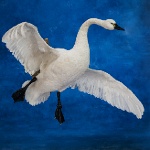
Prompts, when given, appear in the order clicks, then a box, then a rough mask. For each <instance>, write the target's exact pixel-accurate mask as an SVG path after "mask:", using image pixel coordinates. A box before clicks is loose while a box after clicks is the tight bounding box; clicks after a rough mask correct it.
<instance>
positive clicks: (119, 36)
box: [0, 0, 150, 150]
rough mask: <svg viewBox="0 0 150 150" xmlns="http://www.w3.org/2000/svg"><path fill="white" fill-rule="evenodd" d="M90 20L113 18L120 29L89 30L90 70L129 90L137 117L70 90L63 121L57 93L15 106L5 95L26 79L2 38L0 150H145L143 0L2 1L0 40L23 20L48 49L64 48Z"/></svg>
mask: <svg viewBox="0 0 150 150" xmlns="http://www.w3.org/2000/svg"><path fill="white" fill-rule="evenodd" d="M91 17H97V18H101V19H107V18H113V19H115V20H116V21H117V23H118V24H119V25H120V26H122V27H123V28H125V30H126V31H125V32H122V31H107V30H104V29H102V28H101V27H99V26H96V25H93V26H91V27H90V29H89V33H88V38H89V44H90V48H91V64H90V67H92V68H95V69H101V70H104V71H107V72H108V73H110V74H111V75H112V76H113V77H115V78H116V79H118V80H120V81H121V82H123V83H124V84H125V85H126V86H127V87H129V88H130V89H131V90H132V91H133V92H134V93H135V94H136V96H137V97H138V98H139V99H140V101H141V102H142V103H143V105H144V107H145V113H144V116H143V118H142V119H141V120H138V119H137V118H136V117H135V116H134V115H132V114H130V113H127V112H124V111H121V110H119V109H117V108H114V107H112V106H110V105H109V104H108V103H106V102H104V101H102V100H99V99H96V98H94V97H93V96H90V95H88V94H84V93H80V92H78V90H71V89H68V90H66V91H65V92H63V93H62V103H63V113H64V116H65V119H66V122H65V123H64V124H62V125H59V124H58V122H57V121H56V120H54V111H55V109H56V104H57V101H56V93H52V95H51V97H50V98H49V100H48V101H46V102H45V103H44V104H41V105H38V106H36V107H32V106H30V105H29V104H28V103H27V102H20V103H15V104H14V102H13V100H12V98H11V94H12V93H13V92H14V91H15V90H17V89H18V88H20V86H21V85H22V83H23V82H24V81H25V80H27V79H30V76H29V75H27V74H25V73H24V69H23V67H22V66H21V65H20V64H19V62H18V61H17V60H15V58H14V57H13V56H12V55H11V53H10V52H8V50H7V49H6V47H5V45H4V44H3V43H1V44H0V149H3V150H4V149H10V150H11V149H15V150H16V149H18V150H24V149H39V150H41V149H42V150H43V149H56V150H57V149H59V150H60V149H65V150H66V149H68V150H76V149H79V150H80V149H82V150H83V149H84V150H85V149H88V150H97V149H102V150H105V149H109V150H121V149H122V150H127V149H128V150H130V149H131V150H134V149H135V150H147V149H150V144H149V143H148V142H149V139H150V119H149V115H150V100H149V94H150V88H149V85H150V84H149V83H150V79H149V77H150V69H149V68H150V59H149V58H150V52H149V51H150V50H149V42H150V40H149V39H150V29H149V27H150V19H149V18H150V1H148V0H147V1H146V0H142V1H141V0H113V1H110V0H78V1H76V0H66V1H65V0H62V1H59V0H51V1H49V0H24V1H18V0H1V1H0V18H1V19H0V37H2V35H3V34H4V33H5V32H6V31H7V30H8V29H9V28H11V27H12V26H14V25H16V24H18V23H21V22H23V21H27V22H30V23H32V24H34V25H36V26H37V27H38V29H39V32H40V34H41V35H42V37H43V38H44V37H48V38H49V41H50V44H51V46H53V47H62V48H66V49H70V48H72V46H73V44H74V41H75V38H76V35H77V32H78V29H79V27H80V26H81V24H82V23H83V22H84V21H85V20H86V19H88V18H91Z"/></svg>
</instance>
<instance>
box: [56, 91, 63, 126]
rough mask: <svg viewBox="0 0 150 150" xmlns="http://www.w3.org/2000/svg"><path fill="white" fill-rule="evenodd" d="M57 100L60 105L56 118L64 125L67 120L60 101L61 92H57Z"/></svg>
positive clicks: (58, 105)
mask: <svg viewBox="0 0 150 150" xmlns="http://www.w3.org/2000/svg"><path fill="white" fill-rule="evenodd" d="M57 99H58V104H57V108H56V111H55V118H56V119H57V120H58V122H59V123H60V124H62V123H63V122H64V121H65V119H64V116H63V114H62V111H61V108H62V105H61V101H60V92H57Z"/></svg>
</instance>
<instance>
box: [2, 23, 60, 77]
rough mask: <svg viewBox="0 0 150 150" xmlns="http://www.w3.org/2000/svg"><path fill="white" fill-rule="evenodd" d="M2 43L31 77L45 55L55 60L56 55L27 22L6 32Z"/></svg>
mask: <svg viewBox="0 0 150 150" xmlns="http://www.w3.org/2000/svg"><path fill="white" fill-rule="evenodd" d="M2 42H4V43H6V47H7V48H8V49H9V50H10V52H12V54H13V55H14V56H15V57H16V59H17V60H19V61H20V63H21V64H22V65H23V66H24V68H25V71H26V72H28V73H29V74H31V75H33V74H34V73H35V72H36V71H38V70H39V69H40V64H41V63H42V60H43V59H44V56H46V55H47V54H50V55H51V58H57V56H58V54H57V51H55V50H54V49H53V48H52V47H50V46H48V45H47V44H46V42H45V41H44V40H43V39H42V38H41V36H40V35H39V33H38V30H37V28H36V27H35V26H34V25H32V24H30V23H27V22H23V23H21V24H18V25H17V26H15V27H13V28H11V29H10V30H8V31H7V32H6V33H5V34H4V36H3V38H2Z"/></svg>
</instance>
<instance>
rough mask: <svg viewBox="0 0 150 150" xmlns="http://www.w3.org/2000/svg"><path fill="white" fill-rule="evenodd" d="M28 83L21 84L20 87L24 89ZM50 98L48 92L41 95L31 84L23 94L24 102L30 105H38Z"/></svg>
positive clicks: (33, 84)
mask: <svg viewBox="0 0 150 150" xmlns="http://www.w3.org/2000/svg"><path fill="white" fill-rule="evenodd" d="M29 82H30V80H27V81H25V82H24V83H23V84H22V87H25V86H26V85H27V84H28V83H29ZM49 96H50V92H45V93H41V90H40V88H37V87H36V86H35V83H32V84H31V85H30V86H29V87H28V88H27V90H26V93H25V99H26V101H27V102H28V103H29V104H30V105H32V106H35V105H38V104H40V103H42V102H43V103H44V102H45V101H46V100H47V99H48V97H49Z"/></svg>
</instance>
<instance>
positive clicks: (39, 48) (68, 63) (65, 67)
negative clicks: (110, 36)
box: [2, 18, 144, 118]
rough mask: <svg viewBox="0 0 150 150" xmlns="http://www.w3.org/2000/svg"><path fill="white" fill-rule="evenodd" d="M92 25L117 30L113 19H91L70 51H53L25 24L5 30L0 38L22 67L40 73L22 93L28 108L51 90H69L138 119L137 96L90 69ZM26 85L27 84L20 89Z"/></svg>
mask: <svg viewBox="0 0 150 150" xmlns="http://www.w3.org/2000/svg"><path fill="white" fill-rule="evenodd" d="M92 24H97V25H99V26H102V27H103V28H106V29H108V30H114V29H119V30H122V28H120V27H119V26H118V25H117V24H116V22H115V21H114V20H112V19H107V20H101V19H97V18H91V19H88V20H87V21H85V22H84V23H83V24H82V26H81V28H80V30H79V32H78V35H77V38H76V42H75V45H74V47H73V48H72V49H71V50H65V49H54V48H52V47H50V46H48V45H47V44H46V42H45V41H44V40H43V39H42V38H41V36H40V35H39V33H38V30H37V28H36V27H35V26H34V25H32V24H30V23H27V22H23V23H21V24H18V25H17V26H15V27H13V28H11V29H10V30H8V31H7V32H6V33H5V35H4V36H3V38H2V41H3V42H4V43H6V46H7V48H8V49H9V50H10V52H12V54H13V55H14V56H15V57H16V59H17V60H19V61H20V63H21V64H22V65H23V66H24V68H25V71H26V72H28V73H29V74H30V75H33V74H34V73H35V72H37V71H38V70H40V73H39V74H38V75H37V76H36V77H37V81H36V82H33V83H32V84H31V85H30V86H29V87H28V88H27V91H26V93H25V98H26V100H27V101H28V102H29V103H30V104H31V105H37V104H40V103H41V102H44V101H45V100H47V99H48V97H49V96H50V92H52V91H56V90H57V91H60V92H61V91H63V90H65V89H66V88H68V87H71V88H75V87H78V89H79V90H80V91H82V92H85V93H88V94H91V95H94V96H95V97H97V98H100V99H103V100H105V101H107V102H108V103H109V104H111V105H112V106H116V107H117V108H120V109H122V110H126V111H128V112H132V113H133V114H135V115H136V116H137V118H141V117H142V115H143V112H144V107H143V105H142V104H141V102H140V101H139V100H138V99H137V97H136V96H135V95H134V94H133V93H132V92H131V91H130V90H129V89H128V88H127V87H126V86H125V85H123V84H122V83H121V82H119V81H117V80H115V79H114V78H113V77H112V76H110V75H109V74H108V73H106V72H104V71H101V70H92V69H89V63H90V61H89V60H90V59H89V58H90V56H89V45H88V39H87V32H88V29H89V27H90V25H92ZM27 83H28V81H26V82H25V83H24V84H23V87H24V86H25V85H26V84H27Z"/></svg>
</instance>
